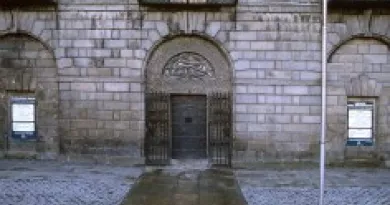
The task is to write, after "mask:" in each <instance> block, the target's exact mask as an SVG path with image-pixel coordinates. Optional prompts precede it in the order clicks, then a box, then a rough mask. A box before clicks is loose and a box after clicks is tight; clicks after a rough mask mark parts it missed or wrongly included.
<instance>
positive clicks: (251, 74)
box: [235, 70, 257, 78]
mask: <svg viewBox="0 0 390 205" xmlns="http://www.w3.org/2000/svg"><path fill="white" fill-rule="evenodd" d="M235 74H236V78H256V74H257V72H256V70H246V71H236V72H235Z"/></svg>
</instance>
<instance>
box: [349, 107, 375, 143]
mask: <svg viewBox="0 0 390 205" xmlns="http://www.w3.org/2000/svg"><path fill="white" fill-rule="evenodd" d="M374 111H375V109H374V101H373V100H353V101H352V100H351V101H348V142H347V144H348V145H360V144H362V143H361V142H364V143H363V144H367V143H365V142H370V143H371V144H372V141H373V138H374V136H373V135H374V114H375V113H374Z"/></svg>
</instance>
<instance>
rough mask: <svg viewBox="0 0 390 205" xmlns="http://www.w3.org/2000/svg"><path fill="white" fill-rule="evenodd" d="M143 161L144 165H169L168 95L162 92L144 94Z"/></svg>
mask: <svg viewBox="0 0 390 205" xmlns="http://www.w3.org/2000/svg"><path fill="white" fill-rule="evenodd" d="M145 111H146V113H145V115H146V123H145V124H146V135H145V146H144V152H145V159H146V164H151V165H164V164H169V163H170V159H171V142H170V117H169V112H170V95H169V93H163V92H150V93H146V94H145Z"/></svg>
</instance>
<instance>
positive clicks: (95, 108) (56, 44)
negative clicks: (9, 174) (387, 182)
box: [0, 0, 390, 163]
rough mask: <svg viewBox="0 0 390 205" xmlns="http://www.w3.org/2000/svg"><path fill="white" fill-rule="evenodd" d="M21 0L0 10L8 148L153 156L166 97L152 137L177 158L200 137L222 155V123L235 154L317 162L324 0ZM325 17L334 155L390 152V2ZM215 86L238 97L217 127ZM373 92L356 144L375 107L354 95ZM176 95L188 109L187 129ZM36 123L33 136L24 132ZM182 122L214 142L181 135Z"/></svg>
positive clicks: (236, 159)
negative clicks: (154, 96)
mask: <svg viewBox="0 0 390 205" xmlns="http://www.w3.org/2000/svg"><path fill="white" fill-rule="evenodd" d="M16 2H18V3H15V4H12V5H10V4H7V3H1V10H0V80H1V81H0V83H1V87H0V103H1V108H0V119H1V122H2V123H0V132H1V133H2V136H4V137H2V138H1V140H0V141H1V145H2V146H1V149H2V153H3V155H7V156H13V155H20V154H21V155H33V156H37V157H39V158H42V159H46V158H58V157H61V156H66V157H67V158H70V159H73V158H78V157H85V158H94V159H96V160H101V161H105V162H113V161H115V160H129V161H131V163H144V162H145V158H147V157H148V156H146V155H147V154H149V155H150V149H152V148H150V144H151V143H150V142H151V141H153V137H151V138H150V139H149V138H148V135H153V134H150V132H149V130H148V129H151V128H150V127H149V126H148V125H150V124H153V123H149V122H153V116H152V115H150V113H151V112H148V104H149V105H150V104H151V103H150V102H149V101H150V100H151V98H148V94H150V93H160V94H161V93H163V94H164V96H165V98H164V96H163V97H161V95H160V99H166V101H165V103H162V104H161V103H160V104H159V103H155V104H153V103H152V105H151V107H153V106H155V105H156V106H157V107H158V106H166V109H167V110H166V111H165V113H162V114H161V113H160V114H156V115H155V116H157V117H160V118H162V116H165V115H166V116H165V117H166V118H165V120H166V124H164V123H161V122H160V121H158V120H157V123H155V124H154V125H155V131H156V132H154V133H159V134H161V133H163V134H161V135H165V136H166V139H167V141H166V142H165V143H167V147H166V148H167V149H166V150H165V151H164V152H167V153H168V154H167V157H168V163H169V161H170V159H171V158H175V157H174V156H172V150H175V149H176V150H179V151H178V153H182V154H183V153H184V152H185V151H188V150H190V148H191V146H195V145H194V144H196V143H201V144H202V145H201V146H200V147H199V146H198V147H197V148H195V149H197V150H198V151H199V150H203V149H204V150H205V151H204V153H203V154H202V153H201V154H199V153H198V154H199V155H197V157H199V156H202V157H203V158H210V157H213V156H217V154H218V153H217V154H214V155H213V154H212V153H211V152H214V151H212V150H211V149H210V147H212V145H211V144H210V143H211V142H210V136H211V135H213V134H212V133H214V132H216V133H220V134H219V135H221V136H222V137H223V136H225V135H226V136H228V142H227V144H228V145H227V147H226V148H227V150H228V151H227V152H228V154H227V155H226V156H229V159H228V160H229V161H232V162H233V163H246V162H248V163H249V162H275V161H277V162H280V161H284V162H288V161H318V155H319V138H320V125H321V19H322V16H321V1H320V0H279V1H273V0H238V1H237V2H234V1H232V2H233V4H232V5H221V6H218V5H215V3H206V4H202V5H201V3H199V2H202V1H193V2H194V3H192V4H193V5H192V4H190V5H186V6H180V5H171V4H170V3H167V4H166V5H159V6H153V5H147V4H142V1H141V3H140V2H139V1H137V0H98V1H97V0H77V1H76V0H72V1H71V0H58V1H56V0H53V1H50V0H47V1H43V0H41V1H33V3H31V2H30V3H31V4H29V3H28V1H16ZM146 2H147V1H146ZM177 2H179V3H178V4H180V1H177ZM190 2H192V1H190ZM221 2H223V1H221ZM361 2H364V1H360V3H361ZM363 5H364V4H363ZM328 18H329V23H328V25H327V28H328V33H327V34H328V42H327V45H328V51H327V52H328V59H327V60H328V73H327V76H328V86H327V91H328V93H327V94H328V95H327V102H328V106H327V119H328V120H327V130H328V132H327V137H326V151H327V160H328V162H345V161H347V160H354V159H368V160H369V161H381V160H389V159H390V130H389V126H388V125H389V123H390V113H389V112H390V51H389V48H390V47H389V46H390V5H389V4H386V3H384V4H383V5H381V4H379V5H375V4H372V5H370V6H367V5H364V6H362V7H359V6H358V4H357V6H356V7H345V6H342V5H341V6H340V5H335V6H332V7H331V8H330V10H329V14H328ZM218 95H220V96H228V97H227V98H223V99H224V100H225V101H221V103H222V102H223V103H226V101H229V102H227V103H228V105H230V106H227V107H226V108H228V109H230V111H231V112H230V113H228V114H226V117H227V118H226V119H229V120H225V121H224V122H226V123H227V124H226V125H224V127H219V128H218V127H216V128H215V130H213V129H214V128H213V125H210V122H211V118H213V113H211V112H212V111H210V108H209V107H210V106H211V104H210V102H211V101H210V99H211V98H212V96H218ZM175 96H178V97H176V98H175ZM180 96H181V97H180ZM196 96H198V98H196ZM202 96H203V97H202ZM186 97H187V98H186ZM15 99H16V100H15ZM20 99H25V100H24V101H23V103H21V104H28V102H32V103H31V104H32V105H33V106H34V108H35V109H34V112H33V115H34V120H33V122H30V121H29V122H25V121H23V120H21V121H18V120H17V119H16V118H17V117H15V116H14V114H13V113H16V112H17V110H16V109H17V107H18V106H19V105H20V104H17V102H19V101H18V100H20ZM197 99H198V100H197ZM215 99H220V98H215ZM177 100H178V101H177ZM366 101H369V102H372V103H371V104H370V103H368V104H369V105H372V104H373V109H371V114H368V115H369V116H371V117H372V123H368V124H370V126H369V127H364V126H363V127H359V129H362V130H361V132H359V133H363V134H364V133H365V131H364V129H366V131H367V130H368V131H367V132H371V134H370V135H367V136H366V137H363V138H364V140H357V141H356V140H355V141H354V140H351V139H350V138H351V136H352V134H353V132H355V131H356V130H353V129H355V128H353V126H352V124H351V123H348V122H349V121H351V120H353V119H352V118H350V116H352V115H353V114H356V115H358V117H357V118H362V119H363V117H364V116H365V117H367V115H359V113H358V112H355V113H354V110H352V107H353V105H354V104H353V103H352V102H357V104H356V105H358V106H360V105H361V103H362V102H363V103H365V102H366ZM15 102H16V103H15ZM26 102H27V103H26ZM173 102H178V106H176V107H177V112H178V113H179V114H178V119H181V118H180V117H183V119H184V121H183V122H182V121H180V120H178V121H177V123H178V124H177V125H176V126H178V127H175V125H174V124H175V123H174V122H173V121H175V120H173V118H174V117H173V116H176V115H175V113H174V112H175V111H173V110H175V109H176V108H175V109H174V108H173V107H175V106H174V105H173V104H172V103H173ZM186 102H187V104H186ZM191 102H192V103H193V104H191ZM194 102H199V104H196V103H194ZM351 103H352V104H351ZM359 103H360V104H359ZM183 104H186V106H183ZM349 105H351V107H350V106H349ZM197 106H198V107H197ZM202 106H203V107H204V106H206V107H205V108H204V109H203V108H201V107H202ZM216 106H219V105H216ZM360 107H361V106H360ZM363 107H364V106H363ZM350 108H351V110H350ZM14 109H15V110H14ZM366 111H367V110H366ZM23 112H24V113H26V112H27V111H26V110H24V111H23ZM23 112H22V113H23ZM148 113H149V114H148ZM180 113H181V114H180ZM183 113H184V114H183ZM185 113H187V114H185ZM202 113H203V114H202ZM365 113H366V114H367V113H368V111H367V112H365ZM360 114H362V113H360ZM187 115H188V116H187ZM216 115H217V114H216ZM214 117H215V116H214ZM229 117H230V118H229ZM160 118H159V119H160ZM215 119H216V120H215V122H220V121H221V120H220V119H219V118H215ZM221 119H222V118H221ZM365 119H366V118H365ZM198 121H199V122H198ZM175 122H176V121H175ZM18 123H19V124H18ZM23 123H25V124H23ZM28 123H30V124H31V123H33V124H34V128H32V127H30V130H29V133H27V134H25V133H23V132H20V130H19V132H18V129H23V128H20V127H19V128H18V126H22V127H23V126H27V127H28V126H29V125H30V124H28ZM186 123H190V124H191V123H194V124H196V126H194V127H185V126H188V125H186ZM358 124H359V123H358ZM159 126H160V127H159ZM156 127H158V128H156ZM180 127H181V128H184V130H187V131H188V130H191V129H192V130H198V131H199V130H201V131H199V133H198V135H202V136H204V137H205V138H204V139H203V138H202V139H199V141H196V140H195V143H192V145H191V143H190V145H188V144H186V145H184V144H185V141H186V140H188V139H182V138H180V137H178V138H177V139H178V140H179V141H177V142H178V143H176V144H175V143H174V142H172V139H173V137H172V136H173V135H178V136H179V135H180V133H181V132H185V131H183V130H180ZM160 128H161V129H162V128H165V129H166V132H165V131H161V129H160ZM187 128H188V129H187ZM230 128H231V129H230ZM26 129H27V128H26ZM356 129H357V128H356ZM175 130H177V131H175ZM218 130H219V131H218ZM22 131H23V130H22ZM356 132H358V131H356ZM164 133H165V134H164ZM175 133H176V134H175ZM177 133H179V134H177ZM194 133H195V131H194ZM194 133H184V134H183V133H182V135H191V134H194ZM221 133H222V134H221ZM194 135H196V134H194ZM356 136H357V135H356ZM360 136H361V135H360ZM29 137H31V139H30V138H29ZM363 138H362V139H363ZM180 139H181V141H180ZM359 139H360V138H359ZM202 140H203V141H202ZM204 140H205V141H204ZM189 141H190V140H189ZM222 141H223V140H221V144H222ZM350 142H351V143H350ZM355 142H356V143H355ZM183 143H184V144H183ZM148 146H149V147H148ZM181 146H183V147H187V148H188V150H181ZM195 147H196V146H195ZM216 150H218V148H216ZM202 152H203V151H202ZM194 153H195V152H194ZM221 153H222V152H221ZM230 156H232V157H231V158H230ZM197 157H195V158H197ZM202 157H201V158H202ZM178 158H180V156H179V157H178ZM190 158H191V157H190ZM129 163H130V162H129Z"/></svg>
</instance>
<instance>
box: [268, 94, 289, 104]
mask: <svg viewBox="0 0 390 205" xmlns="http://www.w3.org/2000/svg"><path fill="white" fill-rule="evenodd" d="M265 99H266V100H265V101H266V103H271V104H290V103H292V97H291V96H276V95H274V96H266V98H265Z"/></svg>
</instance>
